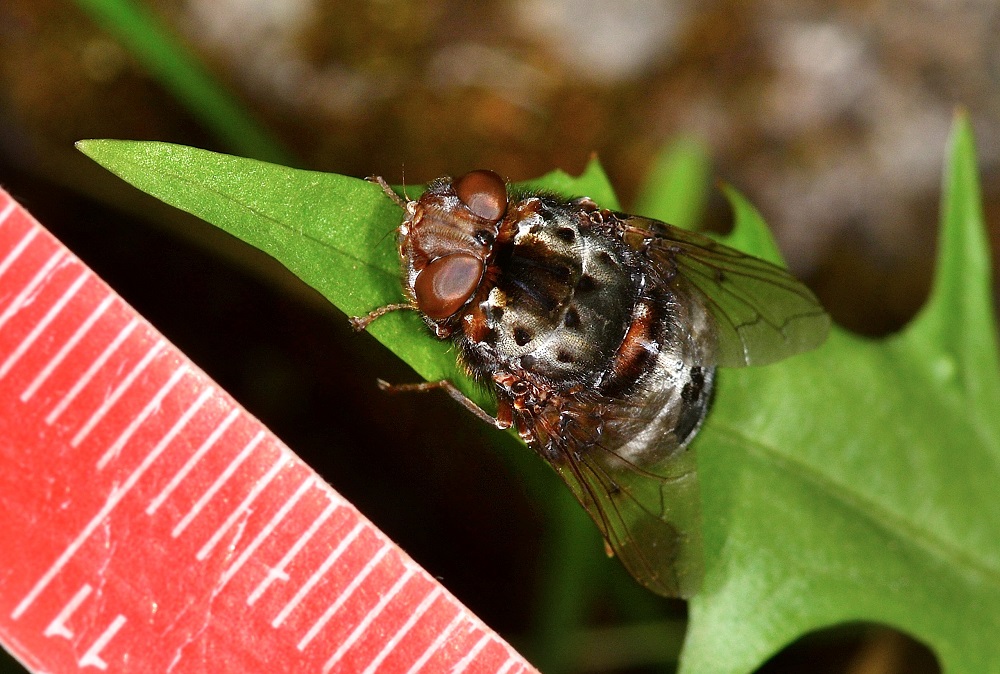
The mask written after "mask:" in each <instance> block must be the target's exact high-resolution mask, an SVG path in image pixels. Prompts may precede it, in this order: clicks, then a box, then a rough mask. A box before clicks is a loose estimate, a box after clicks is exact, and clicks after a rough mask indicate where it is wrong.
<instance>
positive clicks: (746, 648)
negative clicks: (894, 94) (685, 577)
mask: <svg viewBox="0 0 1000 674" xmlns="http://www.w3.org/2000/svg"><path fill="white" fill-rule="evenodd" d="M945 188H946V193H945V206H944V209H943V222H942V237H941V247H940V252H939V262H938V270H937V280H936V282H935V286H934V292H933V293H932V296H931V299H930V300H929V302H928V304H927V306H926V308H925V309H924V311H923V312H922V313H921V315H920V316H919V317H918V318H917V319H916V320H914V321H913V323H912V324H911V325H910V326H908V327H907V328H906V329H905V330H904V331H903V332H902V333H900V334H898V335H896V336H894V337H892V338H889V339H885V340H878V341H872V340H865V339H861V338H859V337H856V336H853V335H850V334H848V333H847V332H845V331H843V330H841V329H835V330H834V331H833V333H832V334H831V336H830V339H829V341H828V342H827V343H826V345H824V346H823V347H822V348H820V349H819V350H817V351H814V352H812V353H807V354H803V355H801V356H797V357H795V358H791V359H789V360H787V361H784V362H782V363H779V364H777V365H773V366H770V367H767V368H764V369H761V370H754V369H746V370H727V371H724V372H722V373H721V374H720V377H719V379H720V386H719V390H718V398H717V400H718V404H717V405H716V407H715V409H714V410H713V411H712V413H711V414H710V417H709V419H708V421H707V422H706V424H705V427H704V430H703V432H702V434H701V436H699V438H698V439H697V440H696V443H697V445H696V446H697V449H698V452H699V466H700V472H701V476H702V489H703V494H704V500H705V522H706V527H705V528H706V531H705V535H706V545H707V557H708V559H709V560H710V561H709V568H708V569H707V575H706V582H705V588H704V591H703V592H702V593H701V594H700V595H698V596H697V597H696V598H695V599H694V600H693V601H692V603H691V624H690V628H689V632H688V637H687V641H686V644H685V651H684V658H683V660H682V667H681V671H682V672H747V671H752V670H754V669H756V668H757V667H758V666H759V665H760V664H761V663H763V662H764V661H765V660H766V659H767V658H768V657H769V656H771V655H772V654H773V653H775V652H776V651H777V650H779V649H781V648H782V647H783V646H784V645H786V644H788V643H789V642H791V641H793V640H794V639H796V638H797V637H799V636H801V635H803V634H804V633H806V632H809V631H811V630H815V629H818V628H822V627H825V626H830V625H834V624H837V623H841V622H845V621H853V620H867V621H874V622H880V623H885V624H888V625H892V626H895V627H897V628H899V629H902V630H904V631H906V632H908V633H910V634H912V635H913V636H915V637H916V638H917V639H920V640H922V641H923V642H925V643H926V644H928V645H929V646H930V647H931V648H932V649H933V650H934V651H935V652H936V653H937V655H938V658H939V659H940V662H941V664H942V666H943V669H944V670H945V671H950V672H969V673H973V672H986V671H1000V651H998V650H997V648H996V646H995V643H994V641H995V634H996V633H997V631H998V629H1000V612H998V611H997V610H996V607H997V606H1000V499H998V498H997V489H998V485H1000V420H998V416H997V414H996V410H997V409H1000V395H998V386H1000V370H998V367H997V346H996V339H995V330H996V324H995V320H994V317H993V312H992V308H991V307H992V299H991V297H990V290H989V288H990V285H989V273H990V261H989V257H988V248H987V247H986V245H985V239H984V234H983V221H982V214H981V212H980V205H979V196H978V187H977V185H976V171H975V155H974V152H973V141H972V134H971V131H970V129H969V126H968V122H967V120H965V119H964V118H960V119H958V121H957V123H956V126H955V130H954V134H953V138H952V153H951V159H950V165H949V168H948V172H947V178H946V184H945ZM751 252H753V251H751Z"/></svg>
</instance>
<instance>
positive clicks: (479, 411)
mask: <svg viewBox="0 0 1000 674" xmlns="http://www.w3.org/2000/svg"><path fill="white" fill-rule="evenodd" d="M378 387H379V388H380V389H382V390H383V391H385V392H386V393H404V392H408V391H433V390H435V389H444V391H445V393H447V394H448V395H450V396H451V397H452V399H453V400H455V401H456V402H457V403H458V404H460V405H461V406H462V407H464V408H465V409H467V410H469V411H470V412H472V413H473V414H475V415H476V416H477V417H479V418H480V419H482V420H483V421H485V422H486V423H488V424H489V425H490V426H493V427H494V428H499V429H500V430H505V429H507V428H510V427H511V425H512V423H513V420H512V419H511V410H510V406H509V405H506V406H505V405H503V404H502V403H501V405H500V409H498V410H497V416H495V417H494V416H493V415H492V414H490V413H489V412H487V411H486V410H484V409H483V408H482V407H480V406H479V405H477V404H476V403H474V402H473V401H472V400H470V399H469V397H468V396H466V395H465V394H464V393H462V392H461V391H459V390H458V387H457V386H455V385H454V384H452V383H451V382H450V381H448V380H447V379H442V380H440V381H425V382H421V383H419V384H390V383H389V382H387V381H384V380H382V379H379V380H378Z"/></svg>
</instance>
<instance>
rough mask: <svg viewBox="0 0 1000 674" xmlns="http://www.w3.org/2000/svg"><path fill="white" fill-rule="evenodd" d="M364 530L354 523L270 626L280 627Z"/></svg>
mask: <svg viewBox="0 0 1000 674" xmlns="http://www.w3.org/2000/svg"><path fill="white" fill-rule="evenodd" d="M364 530H365V525H364V523H363V522H358V523H357V524H355V525H354V528H353V529H351V532H350V533H349V534H347V535H346V536H344V538H343V539H341V541H340V543H338V544H337V547H336V548H334V549H333V552H331V553H330V554H329V555H328V556H327V558H326V559H324V560H323V563H322V564H320V565H319V568H318V569H316V570H315V571H313V573H312V575H311V576H309V579H308V580H306V582H305V583H303V585H302V587H300V588H299V591H298V592H296V593H295V596H294V597H292V598H291V600H289V602H288V603H287V604H285V607H284V608H283V609H281V612H280V613H278V615H276V616H275V617H274V620H272V621H271V627H280V626H281V623H283V622H285V618H287V617H288V615H289V614H290V613H291V612H292V611H294V610H295V607H297V606H298V605H299V602H301V601H302V600H303V599H304V598H305V596H306V595H307V594H309V592H310V591H311V590H312V589H313V587H314V586H315V585H316V583H318V582H319V581H320V578H322V577H323V574H325V573H326V572H327V571H328V570H329V569H330V567H331V566H333V565H334V564H335V563H336V562H337V560H338V559H340V556H341V555H342V554H344V551H345V550H346V549H347V548H348V546H350V544H351V543H353V542H354V539H355V538H357V537H358V536H360V535H361V532H362V531H364Z"/></svg>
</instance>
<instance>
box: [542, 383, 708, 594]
mask: <svg viewBox="0 0 1000 674" xmlns="http://www.w3.org/2000/svg"><path fill="white" fill-rule="evenodd" d="M631 408H632V406H630V405H628V404H627V403H622V405H621V407H620V408H619V409H618V410H617V412H618V413H620V415H621V416H620V417H618V420H621V421H622V422H625V423H623V424H622V425H620V426H619V425H618V424H617V423H616V421H617V420H616V417H615V416H614V414H615V413H616V410H614V409H610V410H605V411H603V412H602V415H601V417H602V419H603V420H604V422H605V425H604V429H603V431H602V432H601V433H600V437H599V442H597V443H593V442H591V443H589V446H588V444H587V443H579V442H572V441H571V442H570V443H568V445H567V451H564V452H562V457H561V460H559V461H554V462H552V465H553V467H554V468H555V470H556V472H557V473H558V474H559V476H560V477H561V478H562V479H563V481H565V482H566V484H567V485H568V486H569V488H570V490H571V491H572V492H573V495H574V496H576V498H577V500H578V501H579V502H580V504H581V505H583V507H584V509H585V510H586V511H587V513H588V514H589V515H590V517H591V518H592V519H593V520H594V522H595V523H596V524H597V527H598V529H600V531H601V534H603V536H604V539H605V540H606V541H607V542H608V544H609V545H610V547H611V549H612V550H613V551H614V554H615V555H616V556H617V557H618V558H619V560H621V562H622V564H624V566H625V568H626V569H628V571H629V573H631V574H632V576H634V577H635V579H636V580H638V581H639V582H640V583H642V584H643V585H645V586H646V587H647V588H649V589H650V590H652V591H653V592H656V593H657V594H660V595H663V596H665V597H681V598H689V597H691V596H692V595H694V594H695V593H696V592H697V591H698V589H699V588H700V586H701V580H702V577H703V575H704V552H703V548H702V540H701V514H700V513H701V500H700V499H701V495H700V493H699V490H698V477H697V471H696V466H695V457H694V453H693V452H691V451H690V450H688V449H684V448H680V447H679V446H678V445H677V441H676V439H675V438H674V437H673V436H672V435H670V434H668V435H667V436H665V437H663V438H661V439H660V441H659V443H658V446H657V447H655V448H654V451H653V452H652V455H654V456H658V457H660V458H658V459H656V460H654V461H652V462H651V463H649V464H648V465H641V466H640V465H638V464H637V463H635V462H633V461H630V460H628V459H626V458H623V457H622V456H620V455H619V454H618V453H617V452H616V451H615V450H613V449H610V447H611V446H614V445H615V443H616V441H617V440H618V439H619V437H620V435H619V433H618V432H617V431H618V430H621V429H624V428H627V427H632V426H634V425H635V423H637V422H640V419H639V418H638V417H637V415H636V414H635V410H634V409H631ZM638 416H642V415H641V414H640V415H638Z"/></svg>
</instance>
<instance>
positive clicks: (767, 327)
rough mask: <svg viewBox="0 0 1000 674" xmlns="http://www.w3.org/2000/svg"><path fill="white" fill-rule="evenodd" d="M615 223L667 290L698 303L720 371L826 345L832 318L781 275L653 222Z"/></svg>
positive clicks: (799, 285)
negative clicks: (685, 291) (714, 340)
mask: <svg viewBox="0 0 1000 674" xmlns="http://www.w3.org/2000/svg"><path fill="white" fill-rule="evenodd" d="M621 222H622V224H623V225H624V237H625V239H626V241H628V242H630V243H632V245H635V246H642V247H644V248H645V250H646V253H647V255H648V256H649V257H650V259H651V260H652V262H653V264H654V266H655V267H656V268H657V269H658V270H659V271H660V273H661V274H662V276H663V279H662V280H663V281H664V282H665V283H670V284H675V285H676V284H685V285H687V286H690V288H691V290H692V291H693V292H695V293H697V294H698V295H700V296H701V298H702V300H703V301H704V304H705V307H706V308H707V309H708V311H709V313H710V314H711V315H712V318H713V319H714V322H715V324H716V325H715V327H716V329H717V332H718V354H717V364H718V365H722V366H725V367H741V366H744V365H766V364H768V363H773V362H775V361H778V360H781V359H782V358H786V357H788V356H792V355H795V354H797V353H801V352H803V351H809V350H810V349H813V348H815V347H817V346H819V345H820V344H822V343H823V342H824V341H825V340H826V336H827V333H828V332H829V330H830V317H829V316H828V315H827V313H826V312H825V311H824V310H823V307H822V306H821V305H820V303H819V301H818V300H817V299H816V296H815V295H813V293H812V291H810V290H809V289H808V288H807V287H806V286H804V285H803V284H802V283H800V282H799V281H798V280H796V278H795V277H794V276H792V275H791V274H789V273H788V271H786V270H785V269H782V268H781V267H778V266H776V265H773V264H771V263H770V262H766V261H764V260H761V259H759V258H755V257H753V256H750V255H746V254H745V253H741V252H739V251H738V250H735V249H733V248H729V247H728V246H724V245H722V244H720V243H717V242H715V241H713V240H712V239H710V238H708V237H706V236H702V235H700V234H696V233H694V232H689V231H686V230H683V229H679V228H677V227H673V226H671V225H668V224H666V223H663V222H660V221H658V220H651V219H649V218H642V217H638V216H622V217H621ZM640 237H641V239H640Z"/></svg>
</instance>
